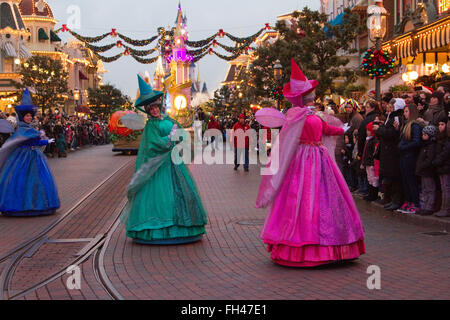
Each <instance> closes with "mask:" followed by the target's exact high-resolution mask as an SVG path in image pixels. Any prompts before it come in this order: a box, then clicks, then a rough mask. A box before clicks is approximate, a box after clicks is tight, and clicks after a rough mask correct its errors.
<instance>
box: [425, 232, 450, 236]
mask: <svg viewBox="0 0 450 320" xmlns="http://www.w3.org/2000/svg"><path fill="white" fill-rule="evenodd" d="M422 234H424V235H427V236H433V237H437V236H446V235H448V233H447V232H444V231H432V232H423V233H422Z"/></svg>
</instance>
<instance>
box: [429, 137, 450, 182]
mask: <svg viewBox="0 0 450 320" xmlns="http://www.w3.org/2000/svg"><path fill="white" fill-rule="evenodd" d="M433 166H435V167H436V172H437V173H438V174H439V175H444V174H450V138H448V137H444V138H441V139H438V141H437V144H436V156H435V158H434V160H433Z"/></svg>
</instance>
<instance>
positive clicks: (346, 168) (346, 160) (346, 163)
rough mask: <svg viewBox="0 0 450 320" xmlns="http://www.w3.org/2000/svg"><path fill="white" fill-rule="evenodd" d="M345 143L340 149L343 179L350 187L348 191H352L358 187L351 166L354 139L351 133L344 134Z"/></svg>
mask: <svg viewBox="0 0 450 320" xmlns="http://www.w3.org/2000/svg"><path fill="white" fill-rule="evenodd" d="M344 141H345V145H344V148H343V149H342V150H341V153H342V154H341V156H342V164H343V174H344V178H345V181H347V185H348V187H349V189H350V192H354V191H356V190H357V189H358V180H357V177H356V174H355V171H354V168H353V167H352V162H353V157H352V153H353V149H354V139H353V135H352V134H345V135H344Z"/></svg>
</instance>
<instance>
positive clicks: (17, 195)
mask: <svg viewBox="0 0 450 320" xmlns="http://www.w3.org/2000/svg"><path fill="white" fill-rule="evenodd" d="M15 109H16V112H17V117H18V120H19V121H18V124H17V130H16V131H15V133H14V134H13V135H12V136H11V138H9V139H8V140H7V141H6V143H5V144H4V145H3V147H2V148H1V149H0V212H2V214H3V215H6V216H13V217H21V216H42V215H50V214H53V213H55V211H56V210H57V209H58V208H59V207H60V201H59V198H58V191H57V188H56V185H55V182H54V180H53V176H52V174H51V172H50V169H49V167H48V164H47V160H46V158H45V156H44V154H43V152H42V151H41V150H40V148H39V147H42V146H46V145H48V144H50V143H54V140H53V139H50V140H41V133H40V132H39V131H37V130H35V129H33V128H32V127H31V126H30V124H31V122H32V121H33V117H34V115H35V114H36V111H37V107H36V106H34V105H33V102H32V100H31V97H30V93H29V91H28V89H25V92H24V94H23V97H22V102H21V105H19V106H17V107H16V108H15Z"/></svg>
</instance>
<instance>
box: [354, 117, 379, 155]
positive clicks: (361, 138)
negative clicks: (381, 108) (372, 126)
mask: <svg viewBox="0 0 450 320" xmlns="http://www.w3.org/2000/svg"><path fill="white" fill-rule="evenodd" d="M377 116H378V112H377V111H376V110H375V111H372V112H370V113H369V114H368V115H367V116H366V117H365V119H364V120H363V121H361V124H360V125H359V129H358V154H359V155H361V156H362V153H363V151H364V146H365V144H366V138H367V132H366V130H367V129H366V128H367V125H368V124H369V123H371V122H373V120H375V118H376V117H377Z"/></svg>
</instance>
